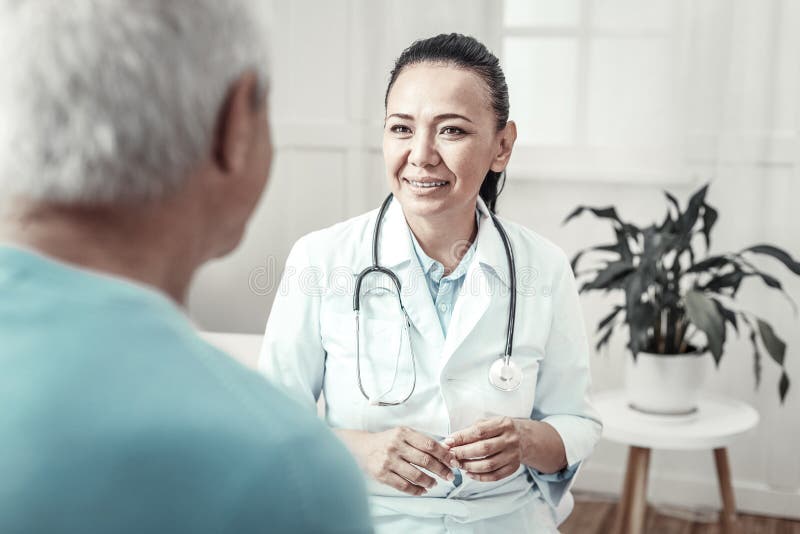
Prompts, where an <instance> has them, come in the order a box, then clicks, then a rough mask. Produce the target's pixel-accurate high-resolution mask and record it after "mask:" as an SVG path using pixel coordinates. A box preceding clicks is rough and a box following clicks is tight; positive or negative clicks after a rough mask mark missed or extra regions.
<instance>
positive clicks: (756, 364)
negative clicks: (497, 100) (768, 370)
mask: <svg viewBox="0 0 800 534" xmlns="http://www.w3.org/2000/svg"><path fill="white" fill-rule="evenodd" d="M750 342H751V343H752V344H753V351H754V354H753V373H755V375H756V387H758V386H759V385H760V384H761V351H759V350H758V341H756V331H755V330H751V331H750Z"/></svg>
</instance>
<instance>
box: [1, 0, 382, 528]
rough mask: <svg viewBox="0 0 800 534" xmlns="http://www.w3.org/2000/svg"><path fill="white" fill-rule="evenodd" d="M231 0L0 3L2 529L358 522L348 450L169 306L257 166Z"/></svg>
mask: <svg viewBox="0 0 800 534" xmlns="http://www.w3.org/2000/svg"><path fill="white" fill-rule="evenodd" d="M257 15H258V13H257V12H254V11H251V9H249V6H248V5H246V4H245V0H239V1H234V0H231V1H225V2H222V1H219V0H136V1H133V2H131V1H124V0H96V1H92V0H58V1H56V0H25V1H21V0H2V1H0V64H1V65H3V68H2V70H0V195H2V200H3V218H2V222H0V230H1V231H2V235H1V236H0V239H2V243H0V532H3V533H29V532H30V533H62V532H70V533H71V532H76V533H77V532H81V533H91V532H103V533H112V532H113V533H122V532H136V533H142V532H170V533H183V532H187V533H188V532H192V533H205V532H236V533H242V532H292V533H295V532H313V533H326V532H348V533H349V532H369V531H370V530H371V528H370V525H369V523H368V514H367V509H366V506H367V505H366V500H365V496H364V490H363V487H362V480H361V477H360V475H359V474H358V471H357V468H356V466H355V464H354V462H353V461H352V460H351V458H350V457H349V456H348V455H347V453H346V451H345V449H344V447H343V446H342V445H341V444H339V443H338V442H337V441H336V440H335V438H334V437H333V436H332V435H331V434H330V432H328V431H327V430H326V429H325V428H324V426H323V425H322V424H321V423H319V422H317V421H316V420H314V418H313V417H312V416H309V415H306V412H305V410H303V409H302V408H299V407H297V406H295V405H294V404H293V403H292V402H291V401H289V400H286V399H285V398H284V397H283V396H282V395H281V394H280V393H278V392H277V391H276V389H274V388H273V387H272V386H270V385H269V384H267V383H266V382H265V381H264V380H263V379H262V378H261V377H260V376H258V375H257V374H255V373H251V372H249V371H247V370H245V369H244V368H242V367H240V366H239V365H238V364H237V363H235V362H234V361H233V360H232V359H230V358H229V357H227V356H226V355H224V354H222V353H220V352H217V351H216V350H215V349H213V348H212V347H211V346H209V345H207V344H206V343H204V342H203V341H201V340H200V339H199V338H198V337H197V336H196V335H195V333H194V331H193V328H192V325H191V323H190V322H189V321H188V320H187V318H186V317H185V316H184V315H183V313H182V311H181V308H180V306H181V305H182V303H183V301H184V298H185V295H186V291H187V287H188V285H189V282H190V279H191V277H192V273H193V272H194V271H195V269H197V268H198V266H200V265H201V264H202V263H204V262H205V261H207V260H209V259H211V258H215V257H218V256H220V255H223V254H225V253H226V252H228V251H230V250H232V249H233V248H234V247H235V246H236V244H237V242H238V241H239V240H240V238H241V236H242V233H243V231H244V228H245V225H246V222H247V219H248V217H249V216H250V214H251V212H252V211H253V209H254V207H255V205H256V203H257V201H258V198H259V195H260V193H261V191H262V189H263V187H264V184H265V181H266V177H267V173H268V168H269V164H270V158H271V148H270V139H269V127H268V121H267V107H266V104H265V87H266V85H265V82H266V80H265V78H264V71H263V68H264V65H265V61H264V44H263V39H264V35H265V34H264V32H263V29H262V28H260V27H259V26H258V24H257V23H256V21H257V20H258V16H257Z"/></svg>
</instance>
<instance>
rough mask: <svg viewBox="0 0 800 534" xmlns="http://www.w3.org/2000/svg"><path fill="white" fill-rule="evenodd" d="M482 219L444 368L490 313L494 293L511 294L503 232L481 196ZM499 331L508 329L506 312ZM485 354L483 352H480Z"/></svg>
mask: <svg viewBox="0 0 800 534" xmlns="http://www.w3.org/2000/svg"><path fill="white" fill-rule="evenodd" d="M478 210H479V212H480V217H481V222H480V228H479V229H478V235H477V238H476V249H475V256H474V257H473V259H472V263H471V264H470V266H469V268H468V269H467V274H466V278H465V280H464V286H463V290H462V293H461V295H459V297H458V300H457V301H456V306H455V308H454V309H453V316H452V318H451V320H450V326H449V327H448V329H447V339H446V340H445V344H444V350H443V351H442V352H443V354H442V368H444V366H445V365H447V362H448V360H449V359H450V358H451V357H452V356H453V354H455V352H456V351H457V350H458V349H459V347H461V345H462V344H463V342H464V340H465V339H466V338H467V336H468V335H469V334H470V332H472V330H473V329H474V328H475V325H477V324H478V321H480V320H481V318H482V317H483V316H484V315H485V314H486V311H487V310H488V309H489V305H490V304H491V301H492V296H493V295H495V298H497V297H499V298H502V296H503V295H506V296H507V294H508V275H507V272H508V265H507V263H508V262H507V258H506V254H505V248H504V247H503V242H502V240H501V238H500V234H499V232H498V231H497V228H495V226H494V223H493V222H492V220H491V218H490V217H489V211H488V208H486V205H485V204H484V203H483V201H482V200H481V199H478ZM496 322H497V335H498V336H502V335H504V333H505V328H504V327H505V325H506V323H507V321H506V316H505V315H503V318H502V320H500V319H498V320H497V321H496ZM479 356H483V355H479Z"/></svg>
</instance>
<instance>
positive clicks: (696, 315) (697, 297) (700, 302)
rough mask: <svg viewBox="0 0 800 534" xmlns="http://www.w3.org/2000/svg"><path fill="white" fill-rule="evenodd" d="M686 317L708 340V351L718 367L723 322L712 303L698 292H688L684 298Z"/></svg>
mask: <svg viewBox="0 0 800 534" xmlns="http://www.w3.org/2000/svg"><path fill="white" fill-rule="evenodd" d="M684 303H685V305H686V315H687V316H688V317H689V320H690V321H691V322H692V324H694V325H695V326H696V327H697V328H699V329H700V330H702V331H703V332H704V333H705V334H706V338H708V350H710V351H711V355H712V356H713V357H714V362H715V363H716V364H717V365H719V360H720V359H721V358H722V346H723V344H724V343H725V322H724V320H723V317H722V315H721V314H720V313H719V310H717V307H716V306H715V305H714V303H713V302H712V301H711V299H709V298H708V297H706V296H705V295H704V294H702V293H701V292H699V291H694V290H692V291H689V292H687V293H686V296H685V297H684Z"/></svg>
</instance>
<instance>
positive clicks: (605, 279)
mask: <svg viewBox="0 0 800 534" xmlns="http://www.w3.org/2000/svg"><path fill="white" fill-rule="evenodd" d="M633 271H634V268H633V266H632V265H630V264H629V263H625V262H613V263H609V264H607V265H606V266H605V268H603V269H600V270H598V272H597V276H596V277H595V279H594V280H592V281H590V282H586V283H585V284H583V286H581V289H580V291H581V293H582V292H584V291H588V290H591V289H609V286H610V284H612V283H613V282H615V281H617V280H619V279H621V278H624V277H626V276H627V275H629V274H630V273H632V272H633Z"/></svg>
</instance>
